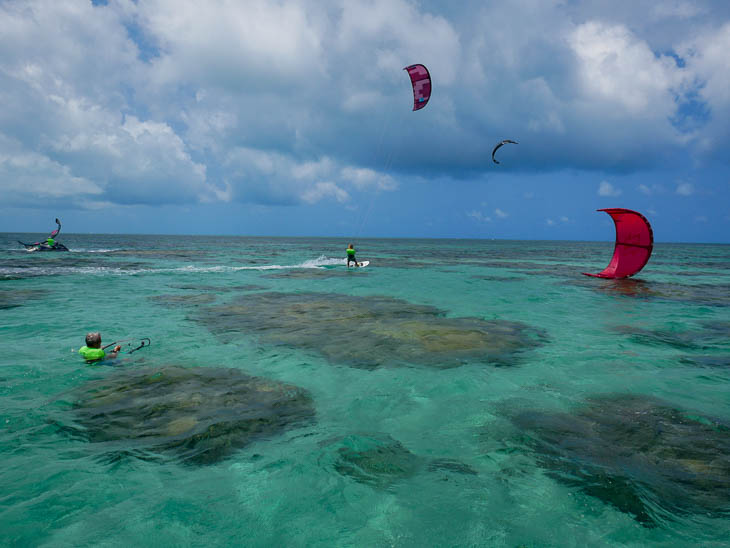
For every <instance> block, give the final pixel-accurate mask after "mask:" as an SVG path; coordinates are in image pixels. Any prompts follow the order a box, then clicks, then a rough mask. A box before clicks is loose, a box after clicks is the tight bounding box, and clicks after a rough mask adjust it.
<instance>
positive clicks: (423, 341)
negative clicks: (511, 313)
mask: <svg viewBox="0 0 730 548" xmlns="http://www.w3.org/2000/svg"><path fill="white" fill-rule="evenodd" d="M199 317H200V319H201V321H203V322H204V323H205V324H206V325H207V326H208V327H209V328H210V329H211V331H212V332H213V333H216V334H217V335H218V336H219V337H220V338H221V339H222V340H224V341H225V342H231V341H233V340H235V338H236V336H237V335H238V334H240V333H256V334H258V335H259V336H260V337H261V339H262V341H264V342H266V343H272V344H283V345H287V346H291V347H296V348H303V349H308V350H314V351H317V352H319V353H321V354H322V355H324V356H325V357H326V358H327V359H328V360H330V361H331V362H333V363H342V364H347V365H350V366H353V367H361V368H366V369H372V368H376V367H381V366H391V365H403V364H414V365H425V366H429V367H437V368H449V367H457V366H459V365H461V364H463V363H465V362H467V361H474V360H477V361H479V360H481V361H483V362H487V363H490V364H492V365H511V364H513V363H515V362H516V360H517V359H518V356H519V354H520V353H521V352H523V351H524V350H527V349H531V348H534V347H535V346H537V345H538V344H541V343H542V342H543V341H544V340H545V336H544V334H543V333H542V332H541V331H539V330H536V329H533V328H530V327H529V326H527V325H525V324H522V323H518V322H510V321H505V320H481V319H478V318H446V317H444V314H443V312H442V311H441V310H439V309H437V308H434V307H431V306H423V305H415V304H412V303H409V302H407V301H403V300H400V299H394V298H391V297H376V296H373V297H353V296H348V295H336V294H329V293H272V292H268V293H254V294H250V295H246V296H244V297H240V298H238V299H236V300H235V301H234V302H233V303H231V304H226V305H222V306H215V307H210V308H208V309H206V310H204V311H203V312H202V313H201V314H200V316H199Z"/></svg>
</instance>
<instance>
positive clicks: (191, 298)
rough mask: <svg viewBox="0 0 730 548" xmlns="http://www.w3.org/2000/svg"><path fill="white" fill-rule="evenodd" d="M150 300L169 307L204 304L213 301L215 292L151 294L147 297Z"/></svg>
mask: <svg viewBox="0 0 730 548" xmlns="http://www.w3.org/2000/svg"><path fill="white" fill-rule="evenodd" d="M149 299H150V301H152V302H154V303H157V304H161V305H163V306H166V307H169V308H175V307H181V306H184V307H187V306H193V307H194V306H201V305H204V304H210V303H212V302H213V301H215V294H213V293H210V292H209V293H197V294H194V295H190V294H186V295H153V296H152V297H150V298H149Z"/></svg>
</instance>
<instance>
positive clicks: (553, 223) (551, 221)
mask: <svg viewBox="0 0 730 548" xmlns="http://www.w3.org/2000/svg"><path fill="white" fill-rule="evenodd" d="M545 224H546V225H548V226H555V221H553V220H552V219H545Z"/></svg>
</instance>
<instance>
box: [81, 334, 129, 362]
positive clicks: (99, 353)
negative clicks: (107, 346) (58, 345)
mask: <svg viewBox="0 0 730 548" xmlns="http://www.w3.org/2000/svg"><path fill="white" fill-rule="evenodd" d="M121 349H122V347H121V346H119V345H117V346H115V347H114V350H113V351H112V352H109V354H107V353H106V352H104V349H103V348H102V347H101V333H99V332H98V331H97V332H94V333H87V335H86V346H82V347H81V348H79V354H81V356H83V358H84V359H85V360H86V363H95V362H98V361H101V360H103V359H112V360H113V359H114V358H116V357H117V353H118V352H119V351H120V350H121Z"/></svg>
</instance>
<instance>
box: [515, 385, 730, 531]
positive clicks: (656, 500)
mask: <svg viewBox="0 0 730 548" xmlns="http://www.w3.org/2000/svg"><path fill="white" fill-rule="evenodd" d="M513 421H514V423H515V425H516V426H517V427H518V428H519V429H520V431H521V432H522V433H523V434H524V435H525V436H527V443H528V444H529V445H530V446H531V447H532V449H533V450H534V452H535V454H536V455H537V459H538V461H539V463H540V464H541V465H542V466H543V467H545V468H546V469H547V470H549V471H550V474H551V475H552V476H553V477H555V478H556V479H558V480H559V481H561V482H564V483H567V484H569V485H573V486H576V487H579V488H580V489H582V490H583V491H584V492H586V493H587V494H589V495H592V496H594V497H597V498H599V499H601V500H603V501H604V502H606V503H607V504H610V505H612V506H614V507H616V508H617V509H619V510H621V511H623V512H626V513H628V514H630V515H632V516H633V517H634V519H636V520H637V521H638V522H640V523H641V524H643V525H645V526H649V527H651V526H655V525H657V524H659V523H660V522H661V521H662V520H664V519H667V518H669V517H671V516H673V515H678V514H683V513H696V514H703V515H710V516H716V517H719V516H727V514H728V511H729V510H730V425H729V424H727V423H724V422H721V421H719V420H717V419H712V418H708V417H703V416H701V415H699V414H696V413H690V412H688V411H683V410H680V409H678V408H675V407H674V406H672V405H671V404H669V403H667V402H664V401H662V400H659V399H657V398H653V397H642V396H633V395H616V396H600V397H596V398H592V399H590V400H588V402H587V404H586V405H585V406H583V407H581V408H580V409H577V410H576V411H575V412H574V413H545V412H538V411H532V412H525V413H521V414H519V415H517V416H516V417H514V418H513Z"/></svg>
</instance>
